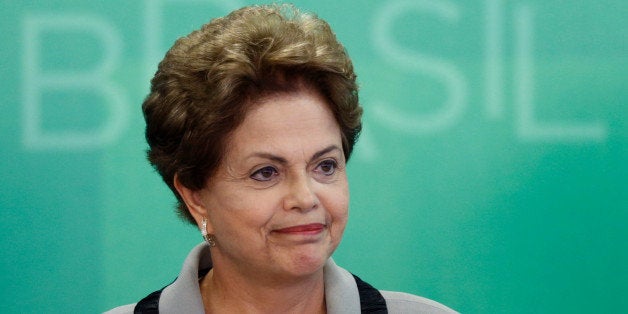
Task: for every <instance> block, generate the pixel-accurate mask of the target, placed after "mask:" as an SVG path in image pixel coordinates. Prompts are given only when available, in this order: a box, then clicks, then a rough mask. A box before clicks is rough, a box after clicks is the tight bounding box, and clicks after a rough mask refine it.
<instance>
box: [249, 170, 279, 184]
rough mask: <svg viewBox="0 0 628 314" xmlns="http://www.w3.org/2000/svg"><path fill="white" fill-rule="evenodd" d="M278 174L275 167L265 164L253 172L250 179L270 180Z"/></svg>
mask: <svg viewBox="0 0 628 314" xmlns="http://www.w3.org/2000/svg"><path fill="white" fill-rule="evenodd" d="M278 174H279V172H277V169H275V168H273V167H271V166H267V167H264V168H261V169H259V170H257V171H255V172H253V174H252V175H251V179H253V180H257V181H270V180H272V179H273V178H274V177H276V176H277V175H278Z"/></svg>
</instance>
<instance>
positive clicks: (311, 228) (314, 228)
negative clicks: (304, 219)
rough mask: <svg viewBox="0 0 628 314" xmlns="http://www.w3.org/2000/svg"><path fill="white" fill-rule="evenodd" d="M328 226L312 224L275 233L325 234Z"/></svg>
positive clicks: (282, 229) (279, 230)
mask: <svg viewBox="0 0 628 314" xmlns="http://www.w3.org/2000/svg"><path fill="white" fill-rule="evenodd" d="M326 227H327V226H326V225H325V224H321V223H312V224H306V225H298V226H292V227H287V228H281V229H275V230H273V232H276V233H281V234H305V235H309V234H312V235H313V234H318V233H321V232H323V230H325V228H326Z"/></svg>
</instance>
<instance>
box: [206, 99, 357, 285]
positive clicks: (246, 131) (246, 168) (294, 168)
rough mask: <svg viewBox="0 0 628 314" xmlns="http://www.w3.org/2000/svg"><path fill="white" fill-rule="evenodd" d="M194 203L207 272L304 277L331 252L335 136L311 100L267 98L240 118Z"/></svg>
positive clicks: (341, 172) (340, 189)
mask: <svg viewBox="0 0 628 314" xmlns="http://www.w3.org/2000/svg"><path fill="white" fill-rule="evenodd" d="M197 193H198V195H197V196H198V199H199V200H200V203H202V205H203V208H205V210H206V213H207V217H208V231H209V232H210V233H213V234H214V235H215V236H216V242H217V246H216V247H214V248H212V259H213V262H214V265H215V269H216V270H215V271H217V270H218V269H221V268H222V269H237V270H238V271H241V272H244V273H249V274H250V275H251V276H254V275H260V274H263V275H269V276H273V277H270V278H280V277H278V276H287V277H293V278H294V277H295V276H304V275H311V274H314V273H316V272H318V271H321V270H322V266H323V265H324V263H325V261H326V260H327V259H328V258H329V256H330V255H331V254H332V253H333V251H334V250H335V249H336V247H337V246H338V243H339V242H340V239H341V238H342V234H343V231H344V229H345V225H346V223H347V216H348V202H349V190H348V183H347V175H346V164H345V158H344V154H343V151H342V141H341V137H340V128H339V126H338V124H337V123H336V120H335V119H334V116H333V114H332V112H331V111H330V110H329V108H328V106H327V104H326V100H325V99H324V98H323V97H322V96H321V95H320V94H319V93H317V92H314V91H311V90H308V89H300V90H299V91H297V92H292V93H281V94H275V95H271V96H268V97H265V98H263V99H262V101H261V102H259V103H258V104H257V105H254V106H253V108H252V109H251V110H250V111H249V112H248V113H247V115H246V117H245V119H244V121H243V123H242V124H241V125H240V126H239V127H238V128H237V129H236V130H235V131H234V133H233V134H232V135H231V136H230V138H229V141H228V142H227V150H226V152H225V155H224V156H223V161H222V164H221V166H220V167H219V169H218V171H217V173H216V174H215V175H214V176H212V178H211V179H210V180H209V182H208V184H207V187H206V188H205V189H203V190H201V191H199V192H197Z"/></svg>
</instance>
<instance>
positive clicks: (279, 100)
mask: <svg viewBox="0 0 628 314" xmlns="http://www.w3.org/2000/svg"><path fill="white" fill-rule="evenodd" d="M323 142H325V143H332V142H333V143H332V144H338V145H340V128H339V126H338V123H337V122H336V120H335V118H334V115H333V113H332V111H331V109H330V106H329V102H328V101H327V99H326V98H325V97H324V96H323V95H321V94H320V93H319V92H317V91H316V90H314V89H308V88H301V89H299V90H296V91H291V92H281V93H273V94H268V95H266V96H264V97H262V98H260V99H259V100H258V101H256V102H255V103H253V104H252V105H251V107H250V109H249V110H248V112H247V113H246V115H245V117H244V120H243V121H242V123H241V124H240V125H239V126H238V127H237V128H236V129H235V130H234V132H233V133H232V134H231V136H230V138H229V140H228V141H227V150H228V151H229V150H232V149H235V148H238V150H242V149H259V148H260V147H261V148H265V149H268V148H269V147H282V148H289V147H285V146H290V145H293V146H295V147H297V146H300V147H303V146H308V144H310V145H314V146H316V145H319V144H321V143H323Z"/></svg>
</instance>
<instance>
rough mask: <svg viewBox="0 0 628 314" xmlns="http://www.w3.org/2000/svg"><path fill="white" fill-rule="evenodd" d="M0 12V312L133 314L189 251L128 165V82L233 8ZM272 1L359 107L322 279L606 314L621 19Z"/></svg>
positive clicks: (147, 173) (439, 4) (626, 10)
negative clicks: (346, 193)
mask: <svg viewBox="0 0 628 314" xmlns="http://www.w3.org/2000/svg"><path fill="white" fill-rule="evenodd" d="M1 3H2V10H0V17H1V18H0V23H1V25H2V26H1V27H2V28H1V29H2V34H1V35H0V36H1V38H2V41H1V43H0V45H1V46H0V47H1V49H0V56H1V58H0V66H1V68H0V69H1V72H0V73H1V75H2V84H0V89H1V90H2V101H1V104H2V105H1V114H0V122H1V125H0V131H1V141H2V142H1V145H0V152H1V155H0V156H1V161H0V169H1V176H0V202H1V203H0V205H1V207H0V208H1V209H2V220H1V227H0V235H1V239H2V247H1V249H2V258H1V259H0V260H1V262H2V265H1V266H2V269H1V276H2V280H1V281H0V285H1V287H2V293H1V295H2V297H1V298H2V301H1V302H0V312H2V313H36V312H38V313H39V312H46V313H90V312H91V313H94V312H101V311H103V310H106V309H108V308H111V307H113V306H115V305H120V304H124V303H130V302H135V301H137V300H139V299H140V298H141V297H143V296H145V295H146V294H148V293H149V292H151V291H153V290H156V289H158V288H161V287H162V286H164V285H166V284H168V283H169V282H170V281H171V280H172V279H174V277H176V275H177V274H178V272H179V268H180V266H181V263H182V261H183V259H184V258H185V256H186V254H187V252H188V250H189V249H190V248H191V247H192V246H194V245H195V244H197V243H199V242H200V241H201V236H200V234H199V233H198V231H197V230H196V229H195V228H193V227H191V226H188V225H186V224H185V223H183V222H182V221H181V220H179V219H178V218H177V216H176V214H175V212H174V202H175V200H174V197H173V196H171V195H170V192H169V190H168V189H167V188H166V186H165V185H164V184H163V183H162V182H161V180H160V178H159V177H158V175H157V174H156V173H155V172H154V171H153V170H152V169H151V168H150V166H149V165H148V163H147V162H146V161H145V149H146V144H145V142H144V138H143V128H144V124H143V120H142V117H141V111H140V105H141V102H142V100H143V97H144V96H145V95H146V93H147V91H148V83H149V79H150V77H151V76H152V73H154V71H155V69H156V65H157V62H158V61H159V60H160V59H161V58H162V56H163V54H164V53H165V51H166V49H167V48H168V47H170V46H171V44H172V43H173V41H174V40H175V39H176V38H178V37H179V36H182V35H185V34H187V33H189V32H190V31H192V30H194V29H197V28H199V27H200V26H201V25H202V24H203V23H205V22H207V21H208V20H209V19H210V18H213V17H217V16H221V15H224V14H226V13H227V12H229V11H230V10H232V9H235V8H238V7H240V6H243V5H246V4H251V3H253V1H224V0H220V1H210V0H207V1H200V0H198V1H192V0H190V1H174V0H146V1H123V0H112V1H79V0H73V1H71V0H64V1H62V0H58V1H52V0H49V1H34V0H30V1H26V0H25V1H17V0H15V1H11V0H3V1H1ZM294 3H295V4H296V5H297V6H299V7H301V8H302V9H305V10H310V11H314V12H317V13H318V14H319V15H320V16H321V17H323V18H324V19H326V20H327V21H328V22H329V23H330V24H331V25H332V28H333V29H334V30H335V31H336V33H337V35H338V37H339V38H340V40H341V41H342V42H343V43H344V44H345V45H346V48H347V50H348V51H349V53H350V55H351V56H352V58H353V60H354V63H355V67H356V70H357V73H358V76H359V81H360V85H361V100H362V104H363V106H364V108H365V116H364V124H365V127H364V132H363V134H362V137H361V140H360V142H359V143H358V146H357V148H356V152H355V155H354V157H353V159H352V160H351V162H350V164H349V167H350V168H349V173H350V183H351V197H352V199H351V219H350V222H349V225H348V228H347V231H346V234H345V238H344V240H343V243H342V244H341V246H340V247H339V249H338V250H337V252H336V253H335V255H334V257H335V259H336V261H337V263H338V264H340V265H342V266H344V267H345V268H347V269H349V270H351V271H353V272H354V273H356V274H358V275H360V276H361V277H362V278H363V279H365V280H366V281H368V282H370V283H372V284H373V285H374V286H376V287H379V288H381V289H388V290H402V291H407V292H411V293H414V294H419V295H422V296H425V297H429V298H433V299H435V300H438V301H440V302H442V303H444V304H446V305H449V306H450V307H452V308H454V309H456V310H459V311H462V312H465V313H532V312H534V313H543V312H544V313H550V312H551V313H576V312H577V313H585V312H618V311H621V310H623V311H625V310H626V309H627V308H628V298H626V292H627V291H628V268H627V267H626V265H628V245H627V244H626V239H627V238H628V228H627V227H626V224H627V223H626V221H627V220H628V185H627V179H626V178H628V156H627V152H628V149H627V144H628V126H627V121H628V104H627V101H628V89H627V85H626V79H627V77H626V74H627V73H628V71H627V70H628V60H627V57H626V53H627V51H628V49H627V35H628V31H627V27H628V21H627V20H626V16H627V15H628V7H627V4H626V2H625V1H624V0H600V1H591V0H589V1H585V0H575V1H558V0H543V1H541V0H518V1H505V0H484V1H455V0H408V1H401V0H391V1H371V0H352V1H335V0H309V1H307V0H302V1H294Z"/></svg>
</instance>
